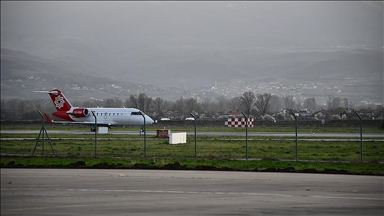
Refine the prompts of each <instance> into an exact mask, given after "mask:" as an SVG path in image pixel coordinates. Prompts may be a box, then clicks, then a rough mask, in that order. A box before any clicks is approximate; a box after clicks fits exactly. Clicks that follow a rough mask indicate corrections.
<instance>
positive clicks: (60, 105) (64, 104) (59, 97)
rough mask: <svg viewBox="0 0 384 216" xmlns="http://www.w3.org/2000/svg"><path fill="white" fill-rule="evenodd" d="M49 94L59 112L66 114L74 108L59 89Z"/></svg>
mask: <svg viewBox="0 0 384 216" xmlns="http://www.w3.org/2000/svg"><path fill="white" fill-rule="evenodd" d="M48 94H49V96H51V99H52V102H53V105H54V106H55V108H56V110H57V111H60V112H63V111H65V112H66V111H69V110H70V109H71V108H72V105H71V103H70V102H69V101H68V99H67V98H66V97H65V96H64V94H63V93H62V92H61V91H60V90H59V89H53V90H51V91H49V92H48Z"/></svg>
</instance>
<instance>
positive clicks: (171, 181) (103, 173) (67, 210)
mask: <svg viewBox="0 0 384 216" xmlns="http://www.w3.org/2000/svg"><path fill="white" fill-rule="evenodd" d="M383 181H384V177H382V176H354V175H326V174H295V173H258V172H210V171H167V170H97V169H1V215H26V214H28V215H381V216H382V215H383V214H384V206H383V205H384V198H383V193H384V192H383Z"/></svg>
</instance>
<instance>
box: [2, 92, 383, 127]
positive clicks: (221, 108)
mask: <svg viewBox="0 0 384 216" xmlns="http://www.w3.org/2000/svg"><path fill="white" fill-rule="evenodd" d="M72 105H73V106H78V107H133V108H138V109H140V110H142V111H143V112H145V113H147V114H148V115H150V116H152V117H153V118H155V119H160V118H162V117H168V118H174V119H185V118H186V117H189V116H190V113H194V114H196V115H197V116H199V117H205V118H217V117H218V116H219V115H226V114H229V113H230V112H231V111H238V112H243V113H244V114H245V115H247V116H254V117H260V116H265V115H273V114H276V113H278V112H280V111H281V110H284V109H285V110H290V111H292V110H296V111H298V110H303V109H306V110H309V111H311V112H315V111H318V110H327V111H329V112H330V113H332V114H340V113H343V112H345V110H346V109H350V108H355V107H354V106H353V105H352V104H351V103H350V102H349V101H348V99H347V98H341V97H334V96H329V97H328V101H327V103H326V105H321V104H319V103H318V102H317V101H316V98H314V97H311V98H306V99H304V100H303V101H298V100H297V99H296V98H295V97H294V96H293V95H291V94H289V95H285V96H282V97H280V96H277V95H272V94H270V93H258V94H255V93H253V92H250V91H247V92H244V93H243V94H242V95H241V96H238V97H234V98H226V97H224V96H219V97H217V98H205V99H203V100H201V101H198V100H197V99H196V98H185V97H181V98H179V99H178V100H176V101H169V100H165V99H162V98H160V97H156V98H152V97H149V96H148V95H147V94H145V93H140V94H139V95H130V96H129V97H128V98H126V99H124V100H122V99H120V98H118V97H114V98H107V99H104V100H85V101H74V102H73V103H72ZM360 109H361V107H360ZM366 109H370V110H372V111H373V110H375V109H376V112H380V114H381V113H382V112H383V111H382V107H381V108H379V109H377V108H376V107H367V108H366ZM36 110H39V111H41V112H43V113H52V112H54V111H55V108H54V106H53V104H52V101H51V100H50V99H33V100H22V99H17V98H14V99H8V100H4V99H2V100H1V119H2V120H37V119H40V118H41V117H40V115H39V114H38V113H37V112H36ZM380 114H379V115H380Z"/></svg>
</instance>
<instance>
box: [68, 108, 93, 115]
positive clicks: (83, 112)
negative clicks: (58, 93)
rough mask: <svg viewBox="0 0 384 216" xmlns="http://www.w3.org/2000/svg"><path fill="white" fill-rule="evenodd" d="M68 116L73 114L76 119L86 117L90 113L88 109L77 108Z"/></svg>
mask: <svg viewBox="0 0 384 216" xmlns="http://www.w3.org/2000/svg"><path fill="white" fill-rule="evenodd" d="M68 114H71V115H73V116H75V117H86V116H88V115H89V111H88V109H87V108H75V109H73V110H72V112H71V113H68Z"/></svg>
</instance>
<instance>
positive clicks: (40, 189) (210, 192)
mask: <svg viewBox="0 0 384 216" xmlns="http://www.w3.org/2000/svg"><path fill="white" fill-rule="evenodd" d="M42 190H43V191H48V190H50V189H44V188H23V189H22V190H19V189H17V188H1V191H42ZM52 190H55V191H82V192H125V193H164V194H203V195H240V196H244V195H245V196H255V197H256V196H273V197H286V198H289V197H302V196H295V195H290V194H274V193H250V192H222V191H174V190H171V191H165V190H99V189H83V188H81V189H73V188H67V189H52ZM305 197H306V198H308V197H311V198H323V199H347V200H348V199H353V200H376V201H384V198H373V197H353V196H352V197H346V196H322V195H308V196H305Z"/></svg>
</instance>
